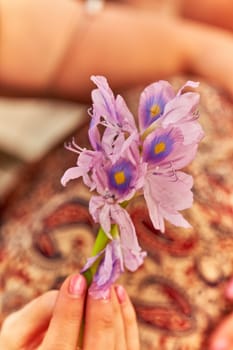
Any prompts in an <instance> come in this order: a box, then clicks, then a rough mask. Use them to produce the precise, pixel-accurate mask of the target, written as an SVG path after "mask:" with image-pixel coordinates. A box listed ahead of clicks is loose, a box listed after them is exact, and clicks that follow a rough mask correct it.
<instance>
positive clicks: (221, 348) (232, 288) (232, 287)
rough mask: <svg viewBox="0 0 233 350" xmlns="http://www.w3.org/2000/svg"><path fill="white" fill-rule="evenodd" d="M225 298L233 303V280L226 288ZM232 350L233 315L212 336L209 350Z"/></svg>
mask: <svg viewBox="0 0 233 350" xmlns="http://www.w3.org/2000/svg"><path fill="white" fill-rule="evenodd" d="M226 297H227V298H228V299H230V300H232V301H233V279H232V280H231V281H230V283H229V284H228V286H227V289H226ZM232 349H233V313H231V314H230V315H229V316H228V317H226V318H225V319H224V320H223V322H221V324H220V325H219V326H218V328H217V329H216V330H215V331H214V333H213V334H212V337H211V339H210V350H232Z"/></svg>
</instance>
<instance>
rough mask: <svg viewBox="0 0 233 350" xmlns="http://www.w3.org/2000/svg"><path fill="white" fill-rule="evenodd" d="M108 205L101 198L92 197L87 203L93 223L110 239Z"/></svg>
mask: <svg viewBox="0 0 233 350" xmlns="http://www.w3.org/2000/svg"><path fill="white" fill-rule="evenodd" d="M110 208H111V207H110V205H109V204H108V203H107V202H106V201H105V200H104V198H103V197H101V196H92V197H91V199H90V202H89V212H90V214H91V216H92V217H93V219H94V221H95V222H97V223H99V224H100V226H101V227H102V228H103V230H104V232H105V234H106V235H107V236H108V238H109V239H112V235H111V233H110V230H111V218H110Z"/></svg>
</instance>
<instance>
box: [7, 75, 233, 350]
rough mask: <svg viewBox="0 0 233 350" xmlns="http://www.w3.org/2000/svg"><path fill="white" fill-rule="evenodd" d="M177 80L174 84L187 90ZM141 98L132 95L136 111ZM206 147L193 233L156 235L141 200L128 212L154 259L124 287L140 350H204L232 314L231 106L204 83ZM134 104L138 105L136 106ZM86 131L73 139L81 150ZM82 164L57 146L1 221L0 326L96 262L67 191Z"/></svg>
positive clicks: (77, 191) (80, 210) (75, 185)
mask: <svg viewBox="0 0 233 350" xmlns="http://www.w3.org/2000/svg"><path fill="white" fill-rule="evenodd" d="M185 80H186V79H183V78H181V77H176V78H175V79H174V83H175V84H177V86H180V85H181V84H182V82H183V81H185ZM140 91H141V89H140V90H138V91H137V90H135V91H131V92H129V93H127V94H126V98H127V99H128V101H129V103H131V104H132V108H135V106H134V105H133V102H132V101H134V97H135V96H136V95H137V94H138V92H140ZM200 93H201V96H202V102H201V106H200V113H201V119H200V121H201V123H202V124H203V127H204V129H205V132H206V137H205V139H204V140H203V142H202V143H201V145H200V150H199V153H198V156H197V158H196V159H195V160H194V162H193V163H192V165H191V166H190V167H189V168H188V169H187V171H188V172H189V173H191V174H192V175H193V176H194V179H195V185H194V197H195V203H194V206H193V208H192V209H190V210H188V211H187V212H186V213H185V216H186V218H187V219H188V221H189V222H191V223H192V226H193V228H192V229H188V230H185V229H180V228H175V227H173V226H170V225H167V227H166V232H165V234H161V233H160V232H158V231H155V230H154V229H153V227H152V224H151V222H150V219H149V216H148V213H147V211H146V209H145V206H144V202H143V200H142V199H137V200H135V201H134V202H133V203H132V205H131V206H130V208H129V211H130V214H131V216H132V219H133V221H134V224H135V226H136V230H137V234H138V237H139V240H140V244H141V246H142V248H143V249H145V250H147V251H148V257H147V259H146V261H145V263H144V265H143V266H142V267H141V268H140V269H139V270H138V271H137V272H136V273H125V274H124V275H123V276H122V277H121V283H123V284H124V285H125V286H126V288H127V290H128V292H129V294H130V296H131V298H132V300H133V302H134V305H135V308H136V311H137V315H138V320H139V326H140V335H141V344H142V345H141V349H142V350H152V349H153V350H154V349H160V350H198V349H201V350H202V349H203V350H204V349H206V344H207V342H208V335H209V333H210V332H211V330H212V329H213V327H215V326H216V324H217V323H218V322H219V320H220V319H221V318H222V317H223V316H224V315H225V314H227V313H228V312H230V311H232V309H233V307H232V305H230V304H229V303H228V302H227V301H226V300H225V299H224V297H223V291H224V288H225V285H226V283H227V281H228V279H229V278H230V277H231V276H232V275H233V177H232V171H233V166H232V164H233V142H232V135H233V106H232V105H231V103H230V102H229V101H228V100H227V98H226V97H225V96H223V95H221V94H220V93H219V92H218V91H216V90H214V89H213V88H212V87H210V86H209V85H208V84H206V83H205V82H202V83H201V88H200ZM135 100H137V99H136V98H135ZM86 135H87V126H86V125H83V126H82V127H81V128H79V130H78V131H77V132H76V140H77V141H78V143H79V144H81V145H82V146H85V145H86V143H87V139H86ZM74 162H75V155H74V154H72V153H70V152H67V151H66V150H64V148H63V144H61V145H58V146H57V147H56V148H55V149H53V150H52V151H51V152H50V153H49V154H48V155H47V156H46V157H45V158H44V159H42V160H41V161H40V162H39V163H37V164H35V165H33V166H31V167H30V168H27V169H25V171H24V173H23V174H22V177H21V178H20V179H19V182H18V186H16V187H15V190H14V191H13V192H12V193H11V195H10V196H9V198H8V199H7V201H6V203H5V204H4V206H3V207H2V208H1V215H0V307H1V310H0V311H1V312H0V322H2V321H3V320H4V318H5V317H6V316H7V315H8V314H9V313H11V312H12V311H14V310H16V309H18V308H19V307H21V306H22V305H24V304H25V303H26V302H28V301H29V300H31V299H32V298H33V297H35V296H37V295H39V294H41V293H43V292H45V291H46V290H48V289H51V288H57V287H59V285H60V284H61V283H62V281H63V280H64V278H65V277H66V276H67V275H68V274H69V273H71V272H74V271H78V270H80V269H81V268H82V266H83V265H84V262H85V259H86V258H87V257H88V255H89V254H90V250H91V247H92V244H93V242H94V237H95V234H96V231H97V227H96V225H95V224H94V223H93V221H92V219H91V217H90V215H89V213H88V200H89V196H90V195H89V193H88V191H87V190H86V188H85V187H84V186H83V184H82V183H81V182H78V181H74V182H71V183H70V184H69V185H68V186H67V187H66V188H63V187H62V186H61V185H60V178H61V175H62V174H63V173H64V170H65V169H66V168H68V167H69V166H70V165H71V164H74Z"/></svg>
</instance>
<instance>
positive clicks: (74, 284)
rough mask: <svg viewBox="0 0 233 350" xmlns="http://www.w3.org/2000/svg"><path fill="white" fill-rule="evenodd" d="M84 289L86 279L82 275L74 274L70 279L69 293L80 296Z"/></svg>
mask: <svg viewBox="0 0 233 350" xmlns="http://www.w3.org/2000/svg"><path fill="white" fill-rule="evenodd" d="M85 289H86V280H85V278H84V277H83V276H82V275H74V276H73V277H71V279H70V284H69V293H70V294H72V295H74V296H78V297H81V296H82V295H83V294H84V291H85Z"/></svg>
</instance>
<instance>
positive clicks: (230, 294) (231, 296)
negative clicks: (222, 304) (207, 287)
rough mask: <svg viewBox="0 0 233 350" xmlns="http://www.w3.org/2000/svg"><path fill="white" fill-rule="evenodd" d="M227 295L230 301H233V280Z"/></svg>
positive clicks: (228, 286) (228, 287)
mask: <svg viewBox="0 0 233 350" xmlns="http://www.w3.org/2000/svg"><path fill="white" fill-rule="evenodd" d="M225 294H226V297H227V298H228V299H230V300H233V278H232V279H231V280H230V282H229V283H228V285H227V288H226V291H225Z"/></svg>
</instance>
